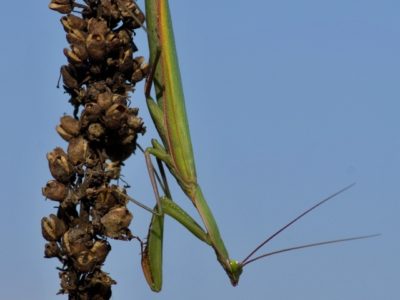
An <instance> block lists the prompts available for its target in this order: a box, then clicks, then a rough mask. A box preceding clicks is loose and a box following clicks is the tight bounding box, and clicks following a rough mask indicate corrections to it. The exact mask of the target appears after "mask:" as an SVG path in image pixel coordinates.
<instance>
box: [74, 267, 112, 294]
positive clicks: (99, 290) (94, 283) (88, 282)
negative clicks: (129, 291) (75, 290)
mask: <svg viewBox="0 0 400 300" xmlns="http://www.w3.org/2000/svg"><path fill="white" fill-rule="evenodd" d="M84 284H85V286H86V287H87V288H86V289H85V290H84V291H82V293H80V295H79V297H80V298H79V299H81V300H91V299H97V300H100V299H110V298H111V286H112V285H113V284H116V282H115V280H113V279H112V278H111V277H110V276H108V274H107V273H104V272H103V271H101V270H99V269H96V270H94V271H93V272H92V273H90V274H88V276H87V277H86V278H85V282H84Z"/></svg>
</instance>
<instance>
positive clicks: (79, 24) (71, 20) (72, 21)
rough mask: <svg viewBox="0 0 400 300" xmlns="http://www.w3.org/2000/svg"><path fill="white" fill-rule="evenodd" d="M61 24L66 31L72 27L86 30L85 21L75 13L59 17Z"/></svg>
mask: <svg viewBox="0 0 400 300" xmlns="http://www.w3.org/2000/svg"><path fill="white" fill-rule="evenodd" d="M61 24H62V25H63V27H64V30H65V31H66V32H67V33H68V32H70V31H71V30H73V29H77V30H82V31H84V30H86V26H87V22H86V20H84V19H81V18H79V17H77V16H75V15H68V16H64V17H62V18H61Z"/></svg>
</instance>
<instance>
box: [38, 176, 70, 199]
mask: <svg viewBox="0 0 400 300" xmlns="http://www.w3.org/2000/svg"><path fill="white" fill-rule="evenodd" d="M42 194H43V196H45V197H46V198H48V199H50V200H54V201H59V202H62V201H63V200H64V199H65V198H66V197H67V195H68V188H67V187H66V186H65V185H64V184H63V183H61V182H58V181H57V180H50V181H48V182H47V183H46V186H45V187H43V188H42Z"/></svg>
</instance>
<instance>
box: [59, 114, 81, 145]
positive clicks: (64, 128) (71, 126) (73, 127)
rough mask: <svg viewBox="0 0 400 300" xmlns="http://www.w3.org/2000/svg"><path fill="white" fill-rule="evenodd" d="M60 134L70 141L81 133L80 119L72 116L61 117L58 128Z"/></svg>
mask: <svg viewBox="0 0 400 300" xmlns="http://www.w3.org/2000/svg"><path fill="white" fill-rule="evenodd" d="M56 130H57V132H58V134H59V135H60V136H61V137H62V138H63V139H64V140H66V141H69V140H70V139H72V138H73V137H75V136H78V135H79V130H80V125H79V121H78V120H76V119H74V118H73V117H71V116H68V115H67V116H63V117H61V119H60V125H58V126H57V128H56Z"/></svg>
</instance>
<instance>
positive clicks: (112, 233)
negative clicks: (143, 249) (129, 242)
mask: <svg viewBox="0 0 400 300" xmlns="http://www.w3.org/2000/svg"><path fill="white" fill-rule="evenodd" d="M132 218H133V217H132V214H131V213H130V212H129V210H128V209H127V208H126V207H117V208H114V209H112V210H111V211H110V212H109V213H107V214H106V215H104V216H103V217H102V218H101V224H102V225H103V226H104V229H105V235H106V236H108V237H110V238H113V239H127V238H128V239H129V238H131V237H132V235H131V234H130V231H129V229H128V226H129V224H130V223H131V221H132Z"/></svg>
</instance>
